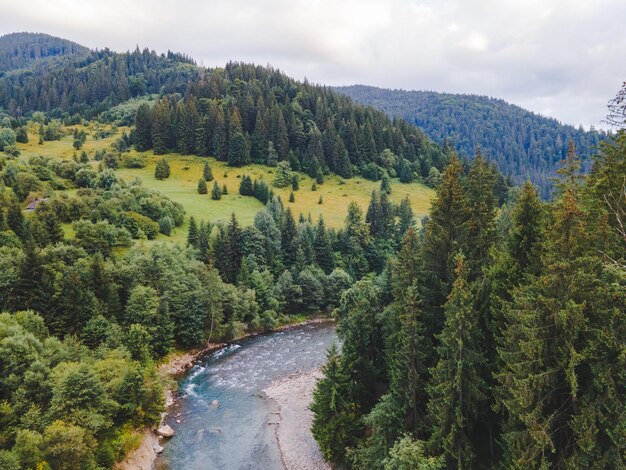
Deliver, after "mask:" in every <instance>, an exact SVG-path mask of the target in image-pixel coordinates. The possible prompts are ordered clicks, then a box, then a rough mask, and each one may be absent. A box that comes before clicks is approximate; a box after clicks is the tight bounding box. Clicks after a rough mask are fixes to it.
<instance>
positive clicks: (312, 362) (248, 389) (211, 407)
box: [155, 323, 336, 470]
mask: <svg viewBox="0 0 626 470" xmlns="http://www.w3.org/2000/svg"><path fill="white" fill-rule="evenodd" d="M335 341H336V335H335V329H334V325H333V324H332V323H314V324H308V325H301V326H296V327H292V328H288V329H286V330H283V331H279V332H276V333H271V334H267V335H262V336H256V337H252V338H248V339H245V340H242V341H240V342H238V343H235V344H231V345H229V346H227V347H225V348H223V349H221V350H219V351H217V352H215V353H213V354H211V355H209V356H207V357H206V358H205V359H203V360H202V361H200V363H198V364H197V365H195V366H194V367H193V368H192V369H191V370H190V371H189V373H188V374H187V375H186V376H185V377H183V378H182V379H181V380H180V383H179V390H180V395H181V396H180V399H179V401H178V403H177V404H176V405H175V406H174V407H173V408H172V409H171V410H170V414H169V415H168V417H167V418H166V420H165V422H166V423H167V424H169V425H170V426H171V427H172V428H173V429H174V430H175V432H176V434H175V436H174V437H173V438H171V439H170V440H169V441H167V442H166V443H165V444H164V447H165V450H164V451H163V453H162V454H161V455H160V456H159V457H158V459H157V461H156V463H155V468H156V469H157V470H166V469H167V470H183V469H185V470H212V469H220V470H221V469H224V470H231V469H232V470H239V469H259V470H261V469H268V470H273V469H282V468H283V465H282V463H281V455H280V451H279V448H278V444H277V439H276V433H275V429H274V426H272V425H271V424H268V423H271V422H272V421H273V420H274V419H275V416H276V415H277V412H278V404H277V403H276V402H275V401H274V400H270V399H269V398H268V397H267V396H266V395H265V393H264V392H263V390H264V389H265V388H267V387H268V386H269V385H270V384H272V383H273V382H275V381H277V380H280V379H283V378H285V377H288V376H291V375H293V374H297V373H299V372H306V371H310V370H312V369H316V368H319V367H321V365H323V364H324V362H325V359H326V350H327V349H328V347H329V346H330V345H331V344H332V343H333V342H335Z"/></svg>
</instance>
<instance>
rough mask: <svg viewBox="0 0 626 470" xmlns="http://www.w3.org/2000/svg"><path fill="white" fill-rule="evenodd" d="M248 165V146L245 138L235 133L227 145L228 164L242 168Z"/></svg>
mask: <svg viewBox="0 0 626 470" xmlns="http://www.w3.org/2000/svg"><path fill="white" fill-rule="evenodd" d="M248 163H250V146H249V145H248V140H247V139H246V136H245V135H244V134H243V133H241V132H236V133H235V134H234V135H233V136H232V137H231V138H230V141H229V143H228V164H229V165H230V166H243V165H247V164H248Z"/></svg>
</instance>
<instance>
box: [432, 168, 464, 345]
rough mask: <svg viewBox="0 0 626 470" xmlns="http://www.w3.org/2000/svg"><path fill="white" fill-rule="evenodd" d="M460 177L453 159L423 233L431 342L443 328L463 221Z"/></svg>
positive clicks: (445, 173) (460, 173)
mask: <svg viewBox="0 0 626 470" xmlns="http://www.w3.org/2000/svg"><path fill="white" fill-rule="evenodd" d="M462 173H463V166H462V165H461V162H460V160H459V159H458V158H457V157H456V156H453V157H452V159H451V160H450V163H449V164H448V166H447V167H446V168H445V170H444V173H443V176H442V180H441V184H440V185H439V187H438V188H437V196H436V197H435V200H434V201H433V203H432V207H431V210H430V216H429V219H428V222H427V223H426V226H425V229H424V242H423V244H422V252H423V253H422V259H423V261H424V270H425V274H426V275H425V279H424V285H425V288H426V289H425V292H424V322H425V326H426V329H427V331H428V334H429V335H430V336H431V338H433V339H434V335H436V334H438V333H439V332H440V331H441V328H442V326H443V321H444V315H443V305H444V304H445V303H446V300H447V297H448V295H449V293H450V290H451V288H452V283H453V282H454V257H455V256H456V254H457V253H458V251H459V249H460V247H461V235H462V230H463V226H464V224H465V222H466V220H467V210H466V201H465V194H464V191H463V187H462V184H461V176H462Z"/></svg>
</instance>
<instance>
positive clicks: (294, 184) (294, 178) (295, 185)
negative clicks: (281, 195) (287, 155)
mask: <svg viewBox="0 0 626 470" xmlns="http://www.w3.org/2000/svg"><path fill="white" fill-rule="evenodd" d="M299 179H300V178H299V177H298V174H297V173H294V174H293V175H291V189H292V190H293V191H297V190H298V189H300V181H299Z"/></svg>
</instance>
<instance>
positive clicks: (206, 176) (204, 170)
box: [202, 162, 213, 181]
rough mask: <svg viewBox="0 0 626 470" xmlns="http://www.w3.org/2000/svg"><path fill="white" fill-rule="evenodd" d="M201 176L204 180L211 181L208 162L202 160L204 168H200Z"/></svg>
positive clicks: (211, 176) (211, 172)
mask: <svg viewBox="0 0 626 470" xmlns="http://www.w3.org/2000/svg"><path fill="white" fill-rule="evenodd" d="M202 177H203V178H204V180H205V181H213V171H211V167H210V166H209V162H204V168H202Z"/></svg>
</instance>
